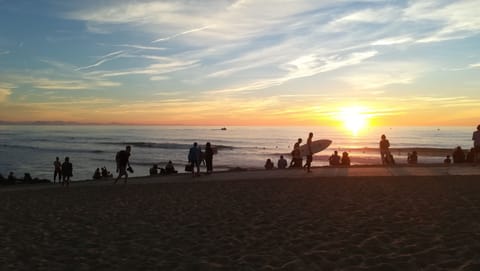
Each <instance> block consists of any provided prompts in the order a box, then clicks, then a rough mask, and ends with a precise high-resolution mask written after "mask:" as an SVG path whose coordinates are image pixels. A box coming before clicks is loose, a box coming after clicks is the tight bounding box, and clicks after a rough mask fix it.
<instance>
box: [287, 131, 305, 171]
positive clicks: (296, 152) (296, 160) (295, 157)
mask: <svg viewBox="0 0 480 271" xmlns="http://www.w3.org/2000/svg"><path fill="white" fill-rule="evenodd" d="M301 143H302V139H301V138H299V139H298V140H297V142H296V143H295V145H293V151H292V161H291V162H290V167H300V168H301V167H302V153H301V152H300V144H301Z"/></svg>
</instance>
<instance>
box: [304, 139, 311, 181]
mask: <svg viewBox="0 0 480 271" xmlns="http://www.w3.org/2000/svg"><path fill="white" fill-rule="evenodd" d="M312 138H313V133H312V132H310V134H308V139H307V162H306V163H305V166H304V167H306V168H307V172H312V171H311V170H310V167H311V166H312V161H313V152H312Z"/></svg>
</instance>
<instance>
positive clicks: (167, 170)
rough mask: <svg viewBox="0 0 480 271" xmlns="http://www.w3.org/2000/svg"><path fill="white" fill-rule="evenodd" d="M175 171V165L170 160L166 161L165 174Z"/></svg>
mask: <svg viewBox="0 0 480 271" xmlns="http://www.w3.org/2000/svg"><path fill="white" fill-rule="evenodd" d="M175 173H177V171H176V170H175V167H174V166H173V163H172V161H171V160H169V161H168V163H167V165H165V174H167V175H169V174H175Z"/></svg>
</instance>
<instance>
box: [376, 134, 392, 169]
mask: <svg viewBox="0 0 480 271" xmlns="http://www.w3.org/2000/svg"><path fill="white" fill-rule="evenodd" d="M379 147H380V158H381V159H382V165H385V164H389V163H388V158H389V155H390V149H389V148H390V142H389V141H388V140H387V137H386V136H385V135H382V136H381V139H380V143H379Z"/></svg>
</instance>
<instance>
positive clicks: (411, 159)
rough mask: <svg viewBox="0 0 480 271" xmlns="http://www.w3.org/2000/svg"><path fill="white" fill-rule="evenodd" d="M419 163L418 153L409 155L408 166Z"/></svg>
mask: <svg viewBox="0 0 480 271" xmlns="http://www.w3.org/2000/svg"><path fill="white" fill-rule="evenodd" d="M417 162H418V155H417V152H416V151H413V152H412V153H409V154H408V157H407V163H408V164H416V163H417Z"/></svg>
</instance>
